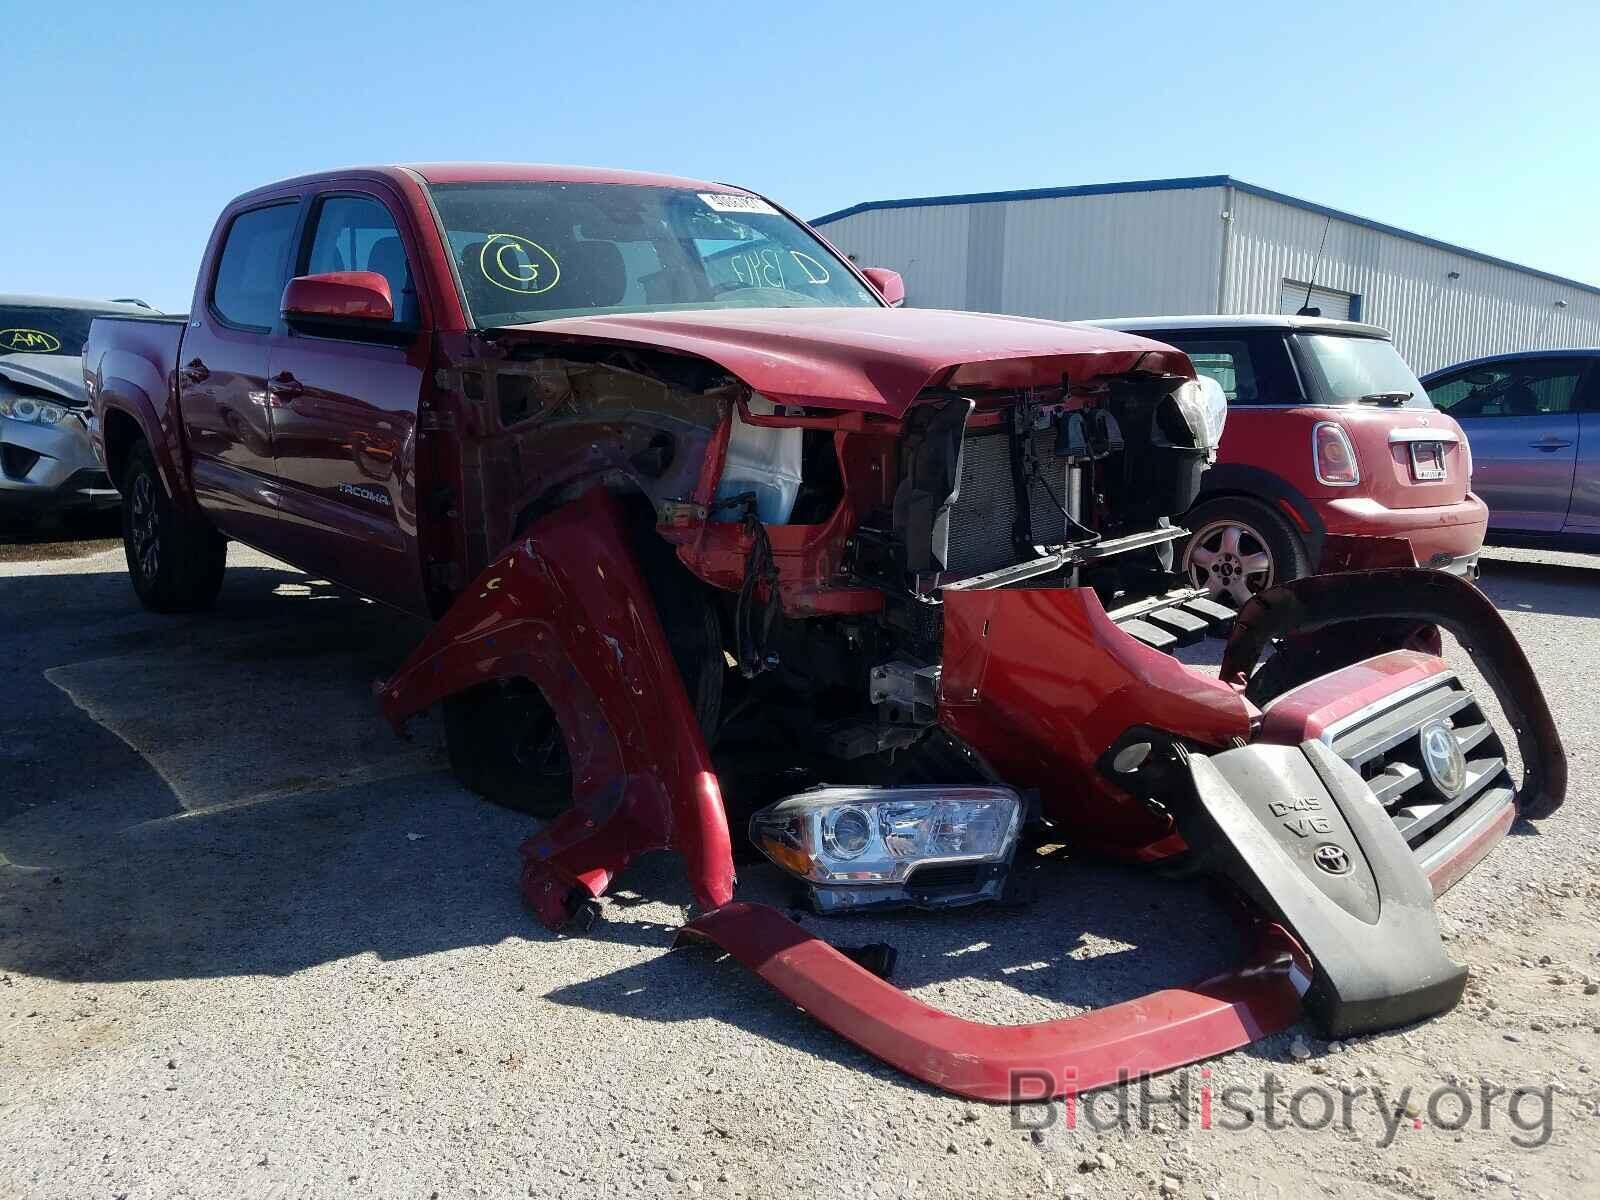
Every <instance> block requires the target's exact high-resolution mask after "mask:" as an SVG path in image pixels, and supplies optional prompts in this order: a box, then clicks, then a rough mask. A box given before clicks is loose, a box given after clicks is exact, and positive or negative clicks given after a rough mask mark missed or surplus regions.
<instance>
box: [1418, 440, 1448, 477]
mask: <svg viewBox="0 0 1600 1200" xmlns="http://www.w3.org/2000/svg"><path fill="white" fill-rule="evenodd" d="M1411 477H1412V478H1413V479H1415V480H1416V481H1417V482H1418V483H1426V482H1428V481H1430V480H1434V479H1443V478H1444V443H1443V442H1412V443H1411Z"/></svg>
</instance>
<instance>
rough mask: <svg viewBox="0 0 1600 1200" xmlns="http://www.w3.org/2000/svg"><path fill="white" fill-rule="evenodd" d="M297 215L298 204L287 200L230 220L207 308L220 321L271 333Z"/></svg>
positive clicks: (286, 274) (285, 273) (280, 306)
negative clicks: (209, 308) (209, 306)
mask: <svg viewBox="0 0 1600 1200" xmlns="http://www.w3.org/2000/svg"><path fill="white" fill-rule="evenodd" d="M299 215H300V202H299V201H298V200H286V201H281V202H279V203H275V204H268V205H265V206H263V207H261V208H251V209H247V210H245V211H244V212H242V213H240V214H238V216H236V217H234V218H233V221H232V222H231V223H230V224H229V226H228V233H227V237H226V240H225V241H224V242H223V245H222V253H221V254H220V255H218V256H217V269H216V275H215V276H214V278H213V280H212V284H211V312H212V315H213V316H215V317H216V318H217V319H218V320H219V321H221V322H222V323H223V324H224V325H228V326H231V327H233V328H235V329H245V330H249V331H251V332H254V333H270V332H272V328H273V326H274V325H276V324H277V323H278V317H279V313H280V311H281V309H282V304H283V289H284V287H285V286H286V285H287V284H288V282H289V257H290V252H291V249H292V247H293V244H294V232H295V226H296V224H297V222H298V219H299Z"/></svg>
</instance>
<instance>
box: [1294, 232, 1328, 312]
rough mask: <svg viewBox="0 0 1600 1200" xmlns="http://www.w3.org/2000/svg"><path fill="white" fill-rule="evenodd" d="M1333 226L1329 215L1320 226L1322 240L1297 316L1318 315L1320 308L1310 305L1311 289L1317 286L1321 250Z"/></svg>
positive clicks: (1325, 246) (1320, 267)
mask: <svg viewBox="0 0 1600 1200" xmlns="http://www.w3.org/2000/svg"><path fill="white" fill-rule="evenodd" d="M1332 226H1333V218H1332V217H1329V218H1328V220H1327V224H1325V225H1323V227H1322V241H1320V242H1319V243H1317V261H1316V262H1315V263H1313V264H1312V265H1311V282H1310V283H1308V284H1306V301H1305V303H1304V304H1302V305H1301V306H1300V311H1299V312H1297V313H1295V316H1297V317H1320V316H1321V315H1322V310H1321V309H1320V308H1312V307H1311V289H1312V288H1314V287H1316V286H1317V274H1318V272H1320V271H1321V270H1322V252H1323V250H1324V249H1326V248H1327V245H1328V230H1329V229H1330V228H1332Z"/></svg>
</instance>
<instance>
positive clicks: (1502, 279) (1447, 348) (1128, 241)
mask: <svg viewBox="0 0 1600 1200" xmlns="http://www.w3.org/2000/svg"><path fill="white" fill-rule="evenodd" d="M1230 206H1231V211H1232V213H1233V220H1232V228H1231V232H1230V233H1229V235H1228V237H1229V251H1228V264H1227V267H1226V270H1225V271H1224V267H1223V262H1222V244H1223V224H1224V223H1223V221H1222V220H1221V219H1220V218H1221V214H1222V212H1223V211H1224V209H1228V208H1230ZM1328 220H1329V219H1328V217H1326V216H1325V215H1323V214H1321V213H1318V212H1315V211H1312V210H1310V209H1306V208H1301V207H1297V206H1295V205H1292V204H1285V203H1284V202H1282V201H1281V200H1274V199H1272V198H1270V197H1267V196H1260V195H1256V194H1254V193H1253V192H1250V191H1247V190H1244V189H1243V188H1240V187H1232V188H1229V189H1227V191H1226V192H1225V191H1224V190H1223V189H1222V188H1220V187H1194V188H1188V187H1180V188H1170V187H1169V188H1166V189H1163V190H1152V191H1120V192H1112V193H1107V194H1099V195H1093V194H1091V195H1079V196H1056V197H1038V198H1033V199H1020V200H990V201H981V202H977V203H970V202H968V203H956V204H929V205H908V206H905V207H898V208H879V209H869V210H868V211H866V212H859V213H854V214H852V215H850V216H846V217H841V218H839V219H837V220H834V221H830V222H828V223H826V224H824V225H822V226H820V227H819V228H820V230H821V232H822V233H823V235H824V236H825V237H827V238H828V239H829V240H831V241H832V242H833V243H834V244H835V245H837V246H838V247H839V248H840V249H842V250H844V251H845V252H846V253H847V254H851V255H854V256H855V258H856V261H857V262H859V263H861V264H862V265H863V266H881V267H893V268H894V269H895V270H897V271H899V272H900V273H901V274H902V275H904V276H905V280H906V289H907V296H908V299H907V303H909V304H912V305H914V306H917V307H922V308H957V309H968V310H972V311H977V312H1008V313H1017V314H1020V315H1023V316H1034V317H1051V318H1054V319H1057V320H1068V321H1070V320H1083V319H1087V318H1091V317H1135V316H1153V315H1157V314H1165V313H1212V312H1216V311H1218V293H1219V286H1220V291H1221V294H1222V309H1221V311H1223V312H1235V313H1246V312H1264V313H1270V312H1276V311H1277V310H1278V303H1279V296H1280V292H1281V290H1282V287H1283V281H1284V280H1285V279H1295V280H1302V281H1303V280H1307V279H1309V278H1310V273H1311V270H1312V266H1313V263H1314V261H1315V260H1316V257H1317V246H1318V243H1319V242H1320V241H1321V240H1322V235H1323V229H1324V227H1326V228H1327V232H1328V240H1327V247H1326V249H1325V251H1324V254H1323V262H1322V266H1321V268H1320V270H1319V271H1318V273H1317V280H1316V282H1317V283H1318V284H1319V285H1322V286H1324V287H1327V288H1332V289H1335V290H1338V291H1343V292H1350V293H1354V294H1355V295H1358V296H1359V297H1360V298H1361V299H1360V304H1361V319H1362V320H1365V321H1372V322H1374V323H1376V324H1379V325H1383V326H1386V327H1387V328H1389V329H1391V330H1392V331H1393V332H1394V335H1395V341H1396V343H1397V344H1398V345H1399V347H1400V350H1401V352H1402V353H1403V354H1404V355H1405V356H1406V358H1407V359H1408V360H1409V361H1410V363H1411V365H1412V366H1413V367H1414V368H1416V370H1417V371H1418V372H1419V373H1421V372H1426V371H1430V370H1433V369H1435V368H1437V367H1442V366H1447V365H1449V364H1450V363H1454V362H1460V361H1461V360H1462V359H1466V358H1472V357H1475V356H1477V355H1480V354H1494V353H1498V352H1501V351H1516V350H1530V349H1546V348H1550V347H1559V346H1594V345H1600V295H1596V294H1595V293H1594V292H1590V291H1586V290H1584V289H1583V288H1579V287H1573V286H1571V285H1569V284H1564V283H1560V282H1557V281H1555V280H1551V279H1546V278H1543V277H1541V276H1539V275H1535V274H1533V273H1531V272H1528V271H1522V270H1518V269H1516V268H1514V267H1509V266H1500V265H1497V264H1495V263H1488V262H1484V261H1483V260H1481V259H1478V258H1474V257H1472V256H1471V255H1467V254H1461V253H1456V252H1453V251H1450V250H1447V249H1442V248H1439V247H1436V246H1431V245H1428V244H1426V243H1423V242H1419V241H1417V240H1415V239H1413V238H1407V237H1400V236H1397V235H1396V234H1393V233H1389V232H1385V231H1384V230H1381V229H1373V228H1370V227H1369V226H1366V225H1363V224H1360V223H1358V222H1355V221H1347V220H1341V219H1340V218H1338V217H1334V218H1333V220H1332V224H1331V225H1329V224H1328ZM1451 271H1456V272H1459V274H1460V277H1459V278H1457V279H1451V278H1450V277H1449V275H1450V272H1451ZM1558 300H1564V301H1566V305H1565V307H1560V306H1558V305H1557V303H1556V302H1557V301H1558Z"/></svg>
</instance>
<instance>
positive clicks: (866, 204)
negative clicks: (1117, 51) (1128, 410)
mask: <svg viewBox="0 0 1600 1200" xmlns="http://www.w3.org/2000/svg"><path fill="white" fill-rule="evenodd" d="M1192 188H1235V189H1237V190H1238V191H1241V192H1246V193H1249V194H1250V195H1252V196H1262V197H1264V198H1266V199H1268V200H1276V201H1277V202H1278V203H1280V204H1287V205H1290V206H1291V207H1294V208H1301V209H1305V210H1306V211H1307V212H1314V213H1318V214H1319V215H1321V216H1325V217H1332V218H1334V219H1335V220H1337V221H1347V222H1349V223H1350V224H1352V225H1360V226H1362V227H1363V228H1366V229H1375V230H1377V231H1378V232H1379V233H1387V234H1389V235H1390V236H1392V237H1398V238H1405V239H1406V240H1407V241H1411V242H1418V243H1420V244H1422V245H1424V246H1432V247H1433V248H1434V249H1435V250H1443V251H1446V252H1447V253H1450V254H1460V255H1462V256H1464V257H1466V258H1471V259H1475V260H1477V261H1478V262H1484V263H1489V264H1491V265H1493V266H1496V267H1506V268H1509V269H1510V270H1513V271H1521V272H1523V273H1524V274H1527V275H1534V276H1537V277H1538V278H1540V279H1548V280H1549V281H1550V282H1552V283H1559V284H1563V285H1564V286H1566V287H1572V288H1577V289H1579V290H1580V291H1584V292H1590V293H1592V294H1594V295H1597V296H1600V286H1596V285H1595V284H1592V283H1584V282H1583V281H1581V280H1578V279H1569V278H1567V277H1566V276H1565V275H1556V274H1553V273H1551V272H1549V271H1541V270H1539V269H1538V268H1537V267H1529V266H1524V265H1523V264H1522V263H1515V262H1512V261H1510V260H1509V259H1505V258H1497V257H1495V256H1494V255H1492V254H1484V253H1482V252H1481V251H1478V250H1471V249H1468V248H1467V247H1465V246H1457V245H1455V244H1453V243H1451V242H1441V241H1439V240H1438V239H1437V238H1431V237H1425V236H1423V235H1422V234H1420V233H1412V232H1411V231H1410V230H1408V229H1401V228H1399V227H1397V226H1394V225H1385V224H1384V223H1383V222H1382V221H1373V220H1370V219H1368V218H1367V217H1359V216H1356V215H1355V214H1354V213H1347V212H1344V211H1342V210H1340V209H1337V208H1329V207H1328V206H1327V205H1325V204H1315V203H1313V202H1312V201H1310V200H1302V199H1300V198H1299V197H1298V196H1290V195H1287V194H1285V193H1283V192H1275V191H1273V190H1272V189H1271V188H1264V187H1260V186H1258V185H1257V184H1253V183H1246V182H1245V181H1244V180H1242V179H1235V178H1234V177H1233V176H1232V175H1191V176H1187V177H1184V178H1180V179H1136V180H1129V181H1127V182H1124V183H1085V184H1078V185H1076V186H1074V187H1055V188H1031V189H1025V190H1022V191H1010V192H966V193H962V194H959V195H954V196H911V197H907V198H905V199H902V200H866V201H863V202H862V203H860V204H852V205H851V206H850V207H849V208H841V209H839V210H838V211H837V212H831V213H828V214H827V215H825V216H821V217H818V218H817V219H816V220H814V221H812V222H811V224H812V225H826V224H828V223H830V222H832V221H841V220H843V219H844V218H845V217H853V216H855V215H856V214H857V213H864V212H875V211H877V210H879V209H886V208H928V207H933V206H937V205H943V204H992V203H995V202H997V201H1004V200H1056V199H1061V198H1063V197H1068V196H1114V195H1117V194H1119V193H1123V192H1171V191H1183V190H1186V189H1192Z"/></svg>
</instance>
